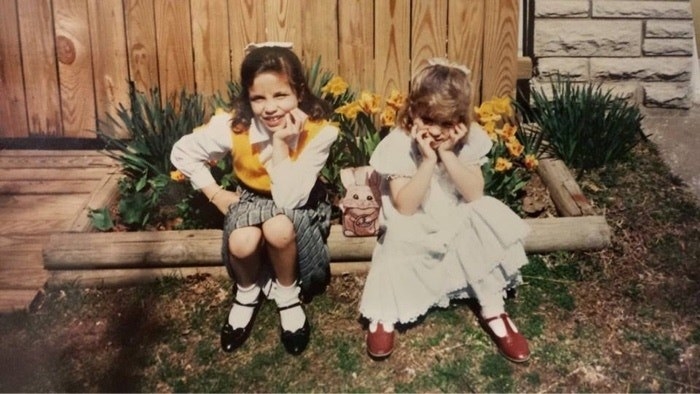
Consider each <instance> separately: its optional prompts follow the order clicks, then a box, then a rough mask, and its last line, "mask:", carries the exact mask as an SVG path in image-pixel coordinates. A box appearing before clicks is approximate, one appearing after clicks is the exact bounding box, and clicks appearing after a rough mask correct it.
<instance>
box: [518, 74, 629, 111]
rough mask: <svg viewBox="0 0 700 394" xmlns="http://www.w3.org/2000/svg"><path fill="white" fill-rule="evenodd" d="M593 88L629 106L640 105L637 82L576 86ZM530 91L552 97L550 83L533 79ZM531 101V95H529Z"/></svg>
mask: <svg viewBox="0 0 700 394" xmlns="http://www.w3.org/2000/svg"><path fill="white" fill-rule="evenodd" d="M589 85H591V86H593V89H597V88H598V87H600V91H601V92H602V93H603V94H605V93H607V92H610V93H611V94H612V95H613V96H614V97H619V98H622V99H625V100H627V101H628V102H629V103H631V104H635V105H636V104H639V103H641V101H642V100H641V98H642V89H641V87H640V85H639V83H637V82H620V83H596V82H581V83H579V84H578V86H581V87H588V86H589ZM530 89H531V91H535V92H537V93H539V94H541V95H543V96H544V97H545V98H547V99H551V98H552V97H553V89H552V84H551V82H550V81H543V80H539V79H533V80H531V81H530ZM531 99H532V95H531Z"/></svg>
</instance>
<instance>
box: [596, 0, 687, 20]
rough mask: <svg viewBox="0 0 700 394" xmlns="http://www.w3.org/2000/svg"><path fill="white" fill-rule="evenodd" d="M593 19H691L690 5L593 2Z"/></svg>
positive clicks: (683, 2) (643, 2) (647, 2)
mask: <svg viewBox="0 0 700 394" xmlns="http://www.w3.org/2000/svg"><path fill="white" fill-rule="evenodd" d="M591 13H592V15H593V17H594V18H640V19H692V17H693V15H692V13H691V12H690V3H689V2H688V1H687V0H683V1H671V0H666V1H638V0H637V1H632V0H628V1H622V0H621V1H610V0H593V7H592V10H591Z"/></svg>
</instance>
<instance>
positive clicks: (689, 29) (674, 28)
mask: <svg viewBox="0 0 700 394" xmlns="http://www.w3.org/2000/svg"><path fill="white" fill-rule="evenodd" d="M644 37H648V38H693V24H692V23H691V22H690V21H669V20H649V21H646V28H645V29H644Z"/></svg>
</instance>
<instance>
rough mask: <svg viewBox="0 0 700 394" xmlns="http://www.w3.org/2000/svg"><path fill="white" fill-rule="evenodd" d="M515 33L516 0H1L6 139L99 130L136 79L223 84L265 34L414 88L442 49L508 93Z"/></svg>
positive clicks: (360, 85)
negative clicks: (417, 74) (419, 71)
mask: <svg viewBox="0 0 700 394" xmlns="http://www.w3.org/2000/svg"><path fill="white" fill-rule="evenodd" d="M517 29H518V0H376V1H375V0H0V138H27V137H62V138H94V137H95V134H94V130H96V128H97V124H98V119H104V118H105V115H106V114H107V113H108V112H112V113H113V112H114V111H115V109H116V106H117V104H119V103H125V104H126V103H127V102H128V83H127V81H129V80H133V81H134V82H135V83H136V86H137V88H138V89H139V90H142V91H147V90H148V89H149V88H152V87H155V86H158V87H159V88H160V89H161V91H162V92H165V93H173V92H176V91H180V90H181V89H186V90H188V91H197V92H200V93H203V94H205V95H210V94H213V93H214V92H216V91H223V90H225V86H226V82H228V81H230V80H236V79H237V78H238V65H239V64H240V62H241V59H242V56H243V48H244V47H245V45H246V44H248V43H250V42H260V41H268V40H270V41H291V42H293V43H294V50H295V52H296V53H297V54H299V55H300V56H301V57H302V60H303V61H304V62H305V63H306V64H310V63H311V62H313V61H314V60H315V59H317V58H318V57H319V56H321V59H322V65H323V67H325V68H327V69H328V70H330V71H333V72H334V73H336V74H338V75H340V76H342V77H343V78H345V79H346V80H347V81H348V82H349V83H350V84H351V87H352V88H354V89H356V90H359V89H363V90H372V91H375V92H377V93H380V94H388V93H389V92H390V91H391V90H392V89H399V90H402V91H407V89H408V84H409V79H410V75H411V73H412V72H413V71H414V70H415V69H416V68H418V67H420V66H421V65H423V64H424V62H425V61H426V60H427V59H429V58H431V57H436V56H443V57H447V58H449V59H451V60H453V61H458V62H462V63H465V64H467V65H468V66H469V68H471V70H472V73H473V81H474V83H475V86H476V89H475V90H476V94H477V100H479V99H480V97H486V98H490V97H492V96H497V95H504V94H510V95H512V94H513V93H514V90H515V84H516V79H517V75H518V57H517V39H518V31H517Z"/></svg>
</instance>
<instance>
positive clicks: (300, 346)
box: [277, 302, 311, 356]
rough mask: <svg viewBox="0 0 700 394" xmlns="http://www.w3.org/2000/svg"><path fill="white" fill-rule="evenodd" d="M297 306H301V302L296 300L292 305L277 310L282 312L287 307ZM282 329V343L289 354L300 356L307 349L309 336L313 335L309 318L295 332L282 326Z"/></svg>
mask: <svg viewBox="0 0 700 394" xmlns="http://www.w3.org/2000/svg"><path fill="white" fill-rule="evenodd" d="M295 307H299V308H301V303H300V302H296V303H294V304H292V305H288V306H285V307H282V308H277V311H279V312H281V311H283V310H285V309H290V308H295ZM280 330H281V331H282V334H281V340H282V344H283V345H284V348H285V349H286V350H287V352H288V353H289V354H292V355H295V356H298V355H300V354H301V353H302V352H303V351H304V350H305V349H306V345H308V344H309V337H310V336H311V326H310V325H309V319H305V320H304V325H303V326H302V327H301V328H300V329H298V330H296V331H294V332H292V331H288V330H285V329H282V328H281V327H280Z"/></svg>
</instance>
